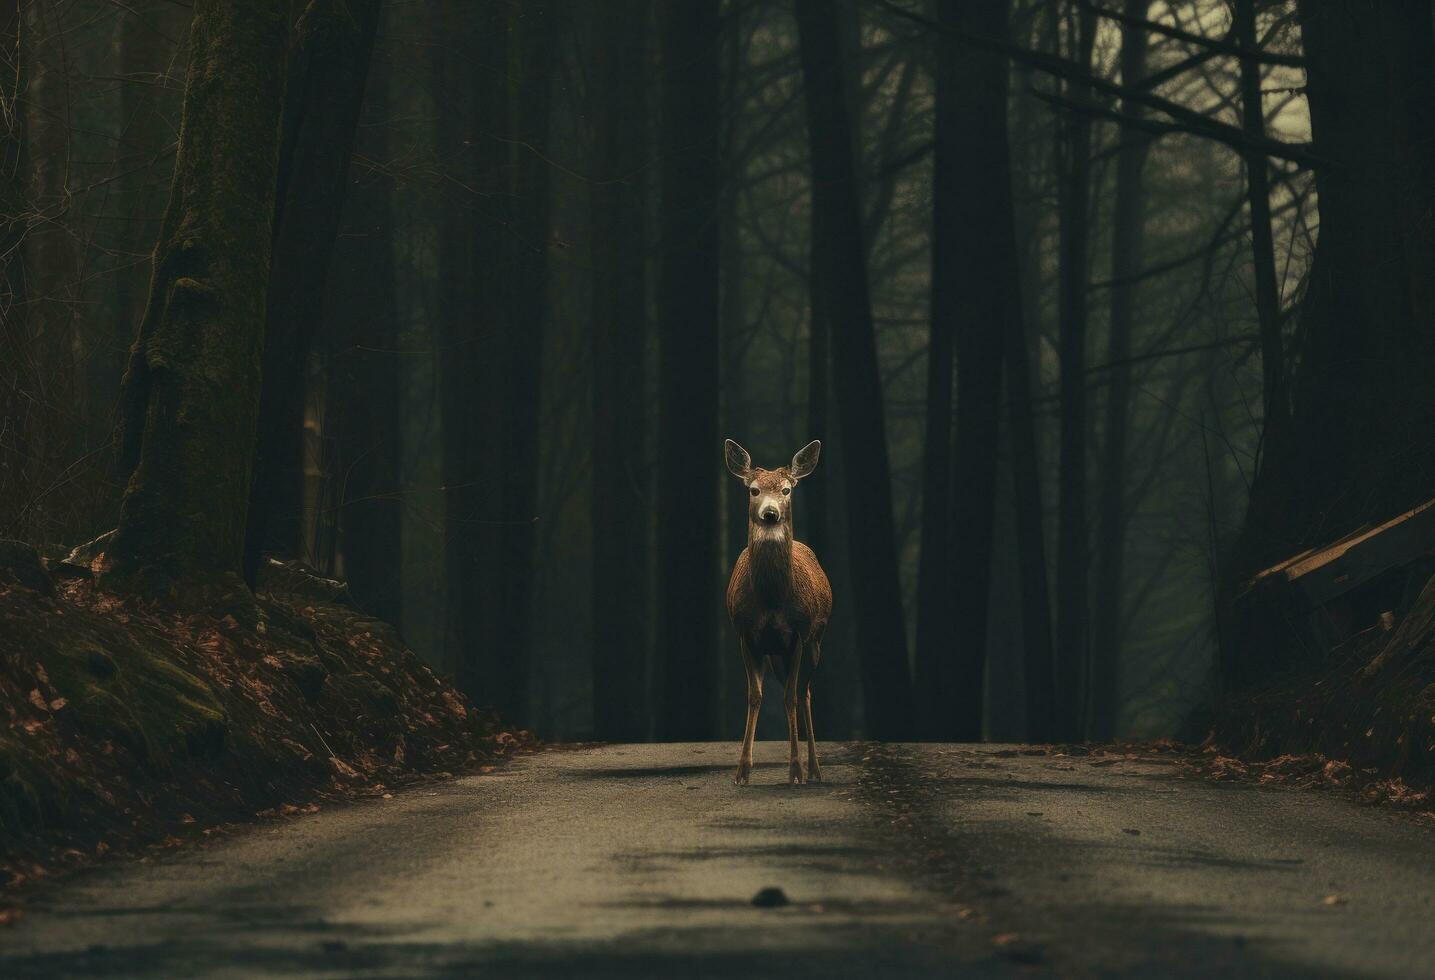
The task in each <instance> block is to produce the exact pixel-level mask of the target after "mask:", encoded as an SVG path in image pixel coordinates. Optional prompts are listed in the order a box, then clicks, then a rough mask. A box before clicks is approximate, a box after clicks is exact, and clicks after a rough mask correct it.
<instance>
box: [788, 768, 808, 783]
mask: <svg viewBox="0 0 1435 980" xmlns="http://www.w3.org/2000/svg"><path fill="white" fill-rule="evenodd" d="M787 781H788V782H789V783H791V784H792V785H794V786H801V785H802V784H803V783H805V782H807V776H806V775H805V774H804V773H803V772H802V763H800V762H794V763H792V765H790V766H788V767H787Z"/></svg>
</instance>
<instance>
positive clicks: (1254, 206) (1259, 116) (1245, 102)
mask: <svg viewBox="0 0 1435 980" xmlns="http://www.w3.org/2000/svg"><path fill="white" fill-rule="evenodd" d="M1234 14H1235V17H1234V25H1233V26H1234V27H1235V33H1236V43H1238V44H1239V45H1240V46H1241V47H1242V48H1243V49H1244V50H1246V51H1252V52H1254V51H1257V50H1258V43H1259V38H1258V37H1257V35H1256V7H1255V0H1235V8H1234ZM1241 128H1242V129H1244V130H1245V132H1246V133H1247V134H1248V135H1249V136H1251V137H1252V138H1253V139H1255V140H1257V141H1259V140H1261V139H1264V138H1265V135H1266V125H1265V109H1264V107H1263V103H1262V99H1261V65H1260V62H1259V61H1258V60H1256V58H1255V57H1254V55H1252V56H1251V57H1246V58H1242V59H1241ZM1245 164H1246V192H1247V200H1248V202H1249V206H1250V212H1251V258H1252V266H1253V269H1254V271H1255V286H1256V316H1257V318H1258V320H1259V322H1260V335H1261V371H1262V381H1263V383H1264V384H1263V387H1262V402H1263V404H1264V408H1265V424H1264V426H1263V427H1262V430H1261V443H1262V445H1263V446H1264V447H1265V449H1266V450H1267V451H1270V452H1271V455H1270V458H1271V459H1273V460H1275V461H1277V462H1279V461H1280V460H1281V458H1282V456H1281V451H1280V449H1278V448H1277V449H1275V450H1274V451H1271V447H1272V445H1278V444H1279V443H1281V442H1282V441H1283V440H1284V439H1285V432H1286V428H1287V427H1288V425H1289V412H1290V407H1289V405H1288V404H1287V400H1286V390H1285V387H1286V386H1285V351H1284V344H1283V341H1282V339H1281V323H1280V294H1279V287H1278V286H1277V285H1276V252H1275V244H1274V242H1273V241H1272V239H1271V192H1270V180H1269V175H1268V174H1267V173H1266V158H1265V156H1264V155H1263V154H1260V153H1247V154H1246V155H1245ZM1133 271H1134V270H1133Z"/></svg>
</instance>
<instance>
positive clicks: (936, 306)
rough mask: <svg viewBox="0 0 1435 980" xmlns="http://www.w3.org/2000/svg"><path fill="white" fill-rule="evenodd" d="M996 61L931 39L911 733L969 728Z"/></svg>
mask: <svg viewBox="0 0 1435 980" xmlns="http://www.w3.org/2000/svg"><path fill="white" fill-rule="evenodd" d="M938 16H939V18H940V20H941V23H942V24H943V25H944V26H946V27H948V28H949V29H951V30H952V31H954V32H968V33H979V34H982V35H984V36H993V37H1004V36H1005V35H1006V26H1007V25H1006V20H1007V4H1006V3H1005V2H1004V0H983V2H981V3H964V2H962V0H946V2H944V3H942V4H941V6H940V7H939V8H938ZM1006 93H1007V64H1006V59H1005V58H1004V57H1002V56H1000V55H997V54H992V53H989V52H983V51H972V50H964V49H963V48H962V47H961V46H960V45H959V43H958V42H957V41H956V39H955V37H954V35H953V34H950V33H948V34H943V35H941V37H940V40H939V42H938V58H937V82H936V100H937V101H936V123H935V125H936V135H935V156H934V160H933V168H934V169H933V197H934V211H933V220H932V311H931V321H932V327H931V335H930V336H931V340H930V346H929V349H928V355H927V356H928V370H927V426H928V432H927V437H926V447H925V455H924V458H923V470H924V480H923V500H922V557H921V569H920V576H919V584H918V596H919V598H918V603H919V606H918V611H917V623H918V634H917V641H918V642H917V651H916V655H917V682H918V683H917V687H918V690H920V691H921V692H922V698H923V702H924V703H923V705H922V711H921V716H922V718H923V727H924V734H925V735H926V736H927V737H928V738H932V739H936V740H940V741H959V742H973V741H980V739H981V737H982V708H983V689H984V683H985V669H986V624H987V604H988V600H989V598H990V593H991V548H992V522H993V513H992V512H993V507H994V504H995V490H996V461H997V433H998V417H997V412H998V406H999V404H1000V401H1001V383H1002V376H1001V361H1002V336H1003V329H1002V328H1003V324H1004V305H1005V303H1006V302H1007V297H1006V296H1004V295H1003V293H1002V291H1001V290H999V289H996V288H993V283H994V282H1000V281H1001V277H1002V273H1003V261H1004V256H1002V255H1001V254H999V252H998V250H996V249H994V248H992V242H991V234H992V229H994V228H996V227H999V226H1000V223H1001V222H1002V221H1003V220H1004V219H1006V220H1009V209H1005V208H1003V207H1002V201H1003V200H1004V199H1005V198H1006V197H1007V196H1008V195H1009V194H1010V189H1009V187H1008V186H1007V185H1008V184H1009V183H1010V180H1011V174H1010V169H1009V164H1008V153H1007V147H1006V132H1007V131H1006V110H1007V105H1006ZM954 338H955V347H956V348H957V373H958V381H957V439H956V459H957V461H958V462H959V466H958V467H957V471H956V480H955V485H953V480H952V476H953V473H952V455H951V443H950V431H951V429H950V427H951V412H952V402H951V397H952V393H951V387H952V353H953V346H954Z"/></svg>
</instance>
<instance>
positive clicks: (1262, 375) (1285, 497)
mask: <svg viewBox="0 0 1435 980" xmlns="http://www.w3.org/2000/svg"><path fill="white" fill-rule="evenodd" d="M1432 117H1435V30H1432V16H1431V5H1430V4H1429V3H1428V2H1423V0H1390V2H1371V0H1361V2H1351V3H1335V2H1323V0H1187V2H1174V0H1172V2H1167V0H1104V2H1097V0H839V2H825V0H684V2H682V3H661V2H657V3H655V2H652V0H567V2H552V3H548V2H527V0H524V2H516V0H472V2H467V3H438V2H428V3H417V4H415V3H383V2H381V0H306V2H287V3H278V4H275V3H273V2H266V0H195V2H193V3H192V4H191V3H187V2H176V0H125V2H119V0H9V2H7V3H5V4H3V5H0V139H3V141H4V155H3V161H4V163H3V167H0V260H3V273H0V324H3V326H0V404H3V411H2V412H0V538H4V539H7V540H8V541H9V542H11V543H12V544H13V543H14V542H19V543H22V545H23V547H21V546H15V547H13V548H12V549H11V550H12V552H14V553H15V554H19V553H21V551H23V549H25V548H28V549H34V554H36V555H38V556H39V557H40V559H41V560H42V562H43V564H44V566H45V567H46V568H49V569H50V570H51V571H53V570H55V568H57V567H58V566H59V565H62V564H65V563H66V561H68V562H69V564H70V565H71V566H73V565H74V564H75V554H76V553H75V552H72V550H71V549H75V548H76V547H77V546H81V553H83V554H87V555H90V556H92V557H95V558H96V560H95V562H94V565H93V570H94V572H95V581H96V585H97V587H98V588H99V589H100V590H101V591H102V592H106V593H110V594H114V595H117V596H121V597H139V598H138V599H129V598H126V599H125V601H126V602H130V601H138V602H141V603H151V602H155V603H159V604H161V605H166V604H169V605H175V606H177V607H179V608H182V609H189V608H220V609H225V610H234V611H235V615H237V616H238V619H239V621H240V622H241V623H243V622H246V620H245V616H244V613H243V610H244V609H245V608H246V607H247V604H248V603H249V602H251V601H252V600H249V599H246V598H245V597H246V596H248V595H249V594H250V593H251V590H254V589H256V588H257V587H258V583H259V580H260V577H261V576H262V574H263V573H264V569H265V568H266V567H270V566H272V565H273V563H274V562H275V561H276V560H278V561H282V562H286V563H289V564H287V565H286V566H285V567H298V568H303V569H304V570H305V574H311V575H312V576H317V577H318V578H320V579H324V580H334V582H335V584H336V587H337V583H339V582H342V583H346V585H347V593H348V595H349V596H351V597H352V603H353V604H354V606H355V607H356V608H357V609H359V610H362V611H363V612H364V613H365V614H367V615H369V616H372V617H373V618H374V619H375V620H378V621H382V622H385V623H387V624H389V625H390V626H392V627H393V628H394V630H396V631H397V635H398V636H401V637H402V642H403V643H404V644H405V645H407V647H409V648H410V649H412V650H413V651H414V652H415V653H416V654H417V655H418V657H419V658H420V661H421V662H422V663H424V664H426V665H428V666H429V667H430V668H432V670H433V671H435V672H436V673H437V674H438V675H441V676H442V677H445V678H449V679H451V681H452V682H453V683H454V684H455V685H456V687H457V688H458V689H459V690H460V691H461V692H463V694H464V695H466V696H467V698H468V699H469V700H470V701H471V702H472V703H474V704H478V705H485V706H491V707H492V708H493V709H494V710H496V711H497V713H498V715H500V716H501V717H502V718H504V719H505V720H506V721H507V722H508V723H509V724H510V725H511V726H513V727H515V728H522V729H526V730H528V731H531V732H533V733H535V734H536V735H537V736H539V737H541V738H543V739H546V740H550V741H575V740H577V741H582V740H599V741H644V740H656V741H665V742H675V741H700V740H708V739H729V738H735V737H736V736H737V735H738V734H739V724H738V719H739V718H740V717H741V715H742V711H743V705H744V698H745V694H744V686H743V683H744V682H743V673H742V664H741V662H740V660H739V657H738V655H737V642H736V638H735V636H734V634H733V632H732V630H731V627H730V625H729V624H728V622H727V618H726V616H725V615H724V614H723V609H722V596H723V590H724V587H725V586H726V583H727V575H728V572H729V570H730V569H731V567H732V563H733V562H734V560H735V559H736V557H737V555H738V553H739V552H740V551H741V550H742V548H743V546H744V544H745V543H746V540H747V535H748V529H747V521H746V506H747V501H746V499H745V495H744V493H743V491H742V488H741V487H740V486H738V485H737V484H735V483H733V481H732V478H731V477H730V476H729V475H728V473H727V472H726V470H725V468H724V465H723V450H722V446H723V439H724V438H729V437H730V438H733V439H735V440H737V441H738V442H740V443H741V444H742V445H743V446H744V447H746V448H747V449H748V450H749V451H750V452H751V453H752V458H753V460H754V462H755V463H756V464H757V465H760V466H766V467H777V466H779V465H782V464H784V463H785V461H786V460H788V459H789V458H790V457H791V454H792V453H794V452H795V451H796V450H798V449H799V448H800V447H802V446H804V445H806V444H807V443H808V442H809V441H810V440H812V439H820V440H821V441H822V446H823V449H822V455H821V459H822V465H821V466H820V467H819V468H818V469H817V470H816V472H815V473H814V474H813V475H812V476H811V477H809V478H807V479H805V480H803V483H802V486H801V487H800V488H799V489H798V490H797V491H796V493H795V495H794V498H793V500H794V503H793V511H794V513H795V522H796V533H797V537H798V539H799V540H801V541H804V542H806V543H808V544H809V545H810V546H811V547H812V548H813V550H814V551H815V552H816V554H817V555H818V556H820V558H821V560H822V562H823V564H824V566H825V567H826V569H827V572H828V574H829V575H830V577H831V579H832V583H833V593H834V596H835V612H834V614H833V618H832V622H831V626H830V629H829V631H828V638H827V641H826V644H825V647H824V649H825V653H824V661H823V671H822V672H821V673H820V674H819V675H818V676H817V678H816V681H815V683H816V694H815V702H816V705H817V708H816V713H817V721H816V725H817V728H818V730H819V731H820V733H821V735H822V737H823V738H833V739H850V738H859V737H861V738H868V739H876V740H882V741H910V740H935V741H949V742H975V741H981V740H984V739H985V740H992V741H1029V742H1080V741H1083V740H1096V741H1103V740H1109V739H1112V738H1116V737H1120V738H1127V739H1150V738H1158V737H1181V738H1185V739H1193V740H1196V741H1200V740H1201V739H1202V738H1205V737H1206V736H1207V734H1208V733H1209V732H1210V731H1211V730H1212V729H1213V726H1214V727H1216V728H1217V729H1221V726H1223V725H1224V726H1225V728H1224V730H1225V731H1227V732H1229V733H1233V734H1231V737H1232V738H1233V739H1235V740H1236V741H1237V742H1238V743H1240V744H1245V741H1244V740H1248V739H1247V735H1246V734H1242V733H1243V732H1246V729H1247V728H1248V727H1249V726H1250V725H1251V724H1252V721H1251V720H1252V719H1253V718H1257V717H1258V716H1259V717H1265V718H1267V719H1269V718H1271V717H1273V716H1274V715H1279V714H1280V713H1281V712H1282V711H1288V710H1290V706H1291V705H1295V704H1297V703H1298V702H1301V699H1302V698H1303V697H1304V696H1305V694H1306V693H1308V691H1309V690H1310V689H1311V685H1312V684H1314V679H1315V678H1318V677H1322V676H1336V677H1346V676H1348V675H1349V672H1350V670H1352V669H1354V667H1353V666H1352V664H1354V661H1352V660H1351V659H1350V657H1352V656H1354V657H1357V658H1359V664H1358V665H1357V666H1359V667H1361V668H1363V667H1364V666H1365V664H1366V661H1368V660H1370V656H1371V654H1372V653H1373V652H1374V650H1376V649H1384V648H1385V643H1384V641H1383V640H1380V642H1379V643H1377V644H1376V647H1375V648H1373V649H1372V648H1371V646H1370V644H1371V643H1372V642H1375V641H1374V640H1372V637H1375V638H1376V639H1379V638H1380V637H1381V636H1384V635H1387V634H1388V630H1389V628H1390V626H1391V625H1392V624H1393V623H1402V624H1403V623H1406V622H1407V620H1406V614H1407V612H1408V611H1409V610H1411V609H1412V608H1414V609H1416V610H1417V611H1422V610H1423V611H1424V612H1426V613H1427V615H1426V616H1425V620H1424V621H1423V622H1422V623H1417V624H1414V625H1411V626H1410V627H1409V629H1408V630H1406V633H1404V634H1402V636H1403V637H1404V639H1403V640H1402V642H1406V641H1408V642H1406V645H1407V646H1408V647H1409V649H1410V650H1411V651H1417V650H1423V653H1420V654H1419V655H1418V656H1417V655H1416V654H1415V653H1412V654H1410V655H1409V656H1408V657H1406V660H1405V662H1404V664H1403V666H1401V668H1400V669H1399V670H1398V671H1396V672H1395V673H1397V674H1398V675H1399V676H1398V677H1394V678H1393V679H1391V678H1387V680H1389V681H1390V686H1386V687H1379V686H1377V687H1371V686H1370V685H1367V686H1366V687H1365V688H1363V689H1362V690H1364V691H1365V692H1366V694H1365V695H1359V696H1357V694H1355V693H1349V694H1346V693H1337V694H1334V695H1332V696H1331V697H1330V698H1329V699H1328V700H1327V701H1323V702H1322V705H1323V707H1322V708H1319V709H1311V710H1315V711H1317V714H1319V711H1325V712H1326V714H1324V715H1319V717H1321V718H1322V719H1324V720H1322V721H1320V722H1318V723H1317V722H1313V721H1310V720H1309V718H1308V719H1307V721H1306V722H1305V723H1307V724H1312V725H1317V727H1319V728H1321V730H1322V731H1326V732H1330V731H1334V732H1343V731H1344V730H1345V729H1344V728H1342V727H1341V726H1346V727H1350V726H1358V725H1363V723H1364V720H1365V719H1366V717H1367V715H1368V714H1369V710H1370V709H1369V705H1368V704H1367V705H1366V707H1361V704H1360V703H1357V702H1359V701H1360V698H1361V697H1366V700H1367V701H1369V699H1370V698H1374V699H1375V701H1374V702H1372V703H1375V704H1377V705H1379V704H1384V705H1386V706H1387V707H1392V708H1393V709H1394V710H1395V713H1396V714H1397V715H1400V717H1401V718H1405V719H1406V721H1404V722H1402V723H1401V724H1402V725H1405V726H1406V727H1404V728H1401V729H1400V730H1399V731H1398V732H1397V733H1396V734H1395V735H1392V736H1391V739H1392V741H1391V743H1389V744H1387V743H1382V745H1384V746H1385V748H1382V749H1381V750H1380V751H1381V752H1384V753H1386V756H1383V757H1389V758H1393V757H1394V756H1393V755H1391V753H1394V754H1397V755H1399V757H1400V760H1401V762H1402V764H1405V763H1407V762H1408V763H1409V764H1410V765H1414V764H1415V763H1416V762H1420V763H1421V764H1422V765H1426V766H1428V764H1429V760H1430V758H1431V756H1432V744H1435V743H1432V739H1431V735H1432V731H1431V729H1432V726H1435V723H1432V722H1431V721H1430V719H1429V718H1428V717H1426V716H1428V714H1429V712H1424V715H1422V713H1421V710H1416V709H1415V708H1411V709H1410V710H1409V711H1406V707H1408V705H1409V704H1415V705H1417V707H1418V705H1419V704H1421V703H1424V702H1422V701H1421V699H1422V698H1424V699H1426V700H1429V701H1431V702H1435V683H1432V682H1435V671H1432V669H1431V662H1430V651H1429V650H1428V649H1425V648H1424V647H1422V646H1421V645H1420V643H1419V642H1417V640H1418V638H1419V637H1423V636H1424V633H1422V632H1420V631H1421V630H1424V629H1428V625H1429V618H1430V617H1429V615H1428V609H1427V607H1426V605H1422V603H1421V602H1420V601H1419V599H1423V598H1424V597H1423V596H1419V597H1418V598H1417V595H1418V593H1420V590H1421V587H1422V586H1423V585H1424V579H1423V578H1420V579H1415V578H1413V577H1412V576H1413V575H1414V574H1415V573H1416V572H1420V571H1423V572H1424V574H1425V575H1428V574H1429V573H1430V571H1431V568H1430V567H1429V566H1428V559H1427V558H1426V557H1425V554H1426V552H1427V551H1428V550H1429V546H1430V545H1431V544H1435V541H1431V542H1427V543H1425V544H1422V545H1420V546H1419V547H1416V548H1415V549H1414V550H1413V551H1411V553H1410V554H1408V555H1406V554H1405V553H1404V552H1402V553H1401V555H1400V556H1398V557H1396V558H1390V559H1388V560H1385V561H1384V564H1382V565H1381V566H1380V568H1379V569H1377V571H1378V572H1379V573H1380V575H1381V576H1383V577H1382V578H1380V582H1379V588H1378V589H1367V590H1366V591H1365V592H1363V593H1361V594H1360V596H1359V597H1357V598H1358V600H1359V601H1356V599H1350V601H1348V602H1347V603H1346V605H1345V606H1344V607H1342V611H1341V612H1340V613H1339V615H1337V614H1335V613H1331V612H1330V610H1329V609H1328V608H1327V609H1323V611H1318V613H1317V615H1319V616H1322V617H1324V619H1323V620H1322V621H1323V622H1325V624H1326V626H1325V627H1323V628H1328V627H1329V626H1330V623H1331V622H1335V623H1337V625H1338V626H1340V628H1341V632H1340V633H1339V635H1338V636H1336V637H1335V640H1336V641H1338V642H1332V643H1329V644H1326V645H1325V646H1323V647H1321V648H1319V649H1315V650H1312V644H1311V642H1310V640H1309V638H1308V636H1307V631H1305V630H1304V628H1303V627H1300V626H1299V624H1293V623H1292V622H1291V620H1290V616H1289V615H1287V614H1286V613H1281V614H1279V615H1277V614H1275V613H1272V612H1271V611H1270V610H1269V608H1268V607H1269V606H1270V605H1271V603H1269V602H1265V603H1264V604H1263V603H1262V602H1257V601H1255V600H1254V599H1252V598H1251V597H1252V596H1253V595H1254V594H1255V593H1256V591H1258V590H1253V587H1252V582H1253V581H1257V575H1258V573H1260V572H1262V570H1264V569H1267V568H1270V567H1272V566H1276V565H1277V563H1279V562H1282V561H1285V560H1286V559H1290V558H1292V557H1295V556H1299V555H1302V554H1304V553H1310V552H1311V551H1312V549H1314V550H1315V551H1316V552H1318V551H1319V549H1321V548H1323V547H1326V546H1328V545H1330V544H1331V543H1333V542H1337V541H1339V540H1341V539H1343V538H1344V536H1347V535H1349V534H1351V533H1353V532H1357V531H1360V530H1361V529H1368V528H1375V527H1378V526H1380V525H1382V524H1383V523H1384V522H1387V521H1390V520H1392V519H1395V518H1397V517H1398V516H1399V515H1402V514H1405V513H1406V512H1408V511H1410V510H1411V509H1412V508H1416V507H1417V506H1418V505H1420V504H1421V503H1423V502H1424V501H1425V500H1426V499H1427V498H1429V497H1431V496H1435V442H1432V434H1435V417H1432V416H1435V399H1432V398H1431V392H1432V390H1435V389H1432V386H1431V381H1430V379H1431V378H1432V377H1435V118H1432ZM110 532H113V533H112V534H111V533H110ZM102 535H109V536H107V537H102ZM1387 537H1388V536H1387ZM1380 540H1384V538H1381V539H1380ZM1422 540H1423V539H1422ZM87 542H89V544H88V545H86V543H87ZM86 547H87V548H88V549H89V550H88V551H83V549H84V548H86ZM7 553H8V552H7ZM25 553H26V554H28V553H29V552H25ZM67 556H68V558H67ZM294 562H298V563H301V564H299V565H294V564H292V563H294ZM1397 573H1398V577H1399V581H1398V582H1396V583H1395V584H1394V585H1392V584H1391V576H1392V575H1395V574H1397ZM1362 581H1363V580H1362ZM1357 584H1359V582H1357ZM1346 598H1347V599H1349V598H1350V597H1349V596H1347V597H1346ZM1432 601H1435V600H1432ZM146 608H147V607H146ZM1382 614H1386V615H1384V616H1382ZM1332 617H1333V618H1332ZM1342 617H1343V618H1342ZM1382 618H1383V619H1384V628H1385V630H1386V632H1385V633H1382V626H1381V620H1382ZM1404 628H1405V627H1403V626H1402V629H1404ZM1372 631H1373V632H1372ZM1417 633H1418V634H1419V637H1417V636H1416V634H1417ZM1407 634H1408V635H1407ZM1322 635H1325V634H1322ZM0 641H3V637H0ZM0 645H4V644H3V642H0ZM1401 656H1404V654H1403V653H1401V652H1400V651H1397V652H1395V653H1391V654H1390V656H1389V657H1388V658H1387V659H1390V658H1394V659H1399V658H1400V657H1401ZM1331 672H1334V673H1331ZM52 673H53V671H52ZM1293 678H1294V679H1293ZM1326 690H1329V689H1328V688H1327V689H1326ZM1352 690H1353V688H1352ZM1371 692H1374V693H1371ZM20 693H21V695H22V696H23V693H24V692H23V691H21V692H20ZM1367 695H1368V697H1367ZM1381 699H1385V700H1381ZM1401 699H1404V700H1401ZM1412 699H1413V700H1412ZM774 707H775V706H774ZM1422 710H1423V709H1422ZM1402 712H1403V713H1402ZM1298 713H1299V712H1298V711H1297V714H1298ZM1377 713H1378V712H1377ZM14 715H15V712H14V711H13V710H12V711H11V716H12V718H13V717H14ZM1417 716H1419V717H1417ZM780 724H781V721H780V719H779V718H778V716H777V714H776V711H775V710H774V711H773V714H772V715H771V716H770V717H768V716H765V718H764V721H763V725H764V727H765V729H766V728H768V727H769V726H770V729H771V731H773V732H776V731H777V730H778V729H777V726H778V725H780ZM1243 726H1245V727H1243ZM1410 726H1414V727H1410ZM1279 727H1280V726H1279V724H1277V723H1274V722H1271V723H1268V724H1267V725H1266V726H1265V730H1266V731H1267V732H1269V731H1270V730H1271V729H1272V728H1275V729H1279ZM316 734H317V732H316ZM1247 734H1248V733H1247ZM1396 735H1398V737H1396ZM1407 736H1408V738H1407ZM306 737H307V736H306ZM1342 738H1344V735H1341V734H1335V735H1322V734H1320V733H1319V732H1317V733H1316V734H1314V735H1310V736H1309V737H1307V738H1306V741H1305V742H1304V743H1303V745H1304V748H1306V749H1310V748H1313V747H1321V746H1323V748H1322V750H1323V751H1327V752H1334V751H1336V747H1337V746H1338V744H1339V742H1340V740H1341V739H1342ZM1397 743H1398V744H1399V745H1400V746H1401V748H1399V749H1398V750H1397V749H1394V748H1390V745H1391V744H1397ZM1347 748H1348V745H1347ZM1387 750H1388V751H1387ZM1422 760H1423V761H1422Z"/></svg>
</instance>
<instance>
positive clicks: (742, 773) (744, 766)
mask: <svg viewBox="0 0 1435 980" xmlns="http://www.w3.org/2000/svg"><path fill="white" fill-rule="evenodd" d="M751 775H752V763H751V762H739V763H738V764H737V772H736V773H735V774H734V775H733V777H732V781H733V783H734V784H736V785H738V786H746V785H747V783H748V777H749V776H751Z"/></svg>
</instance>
